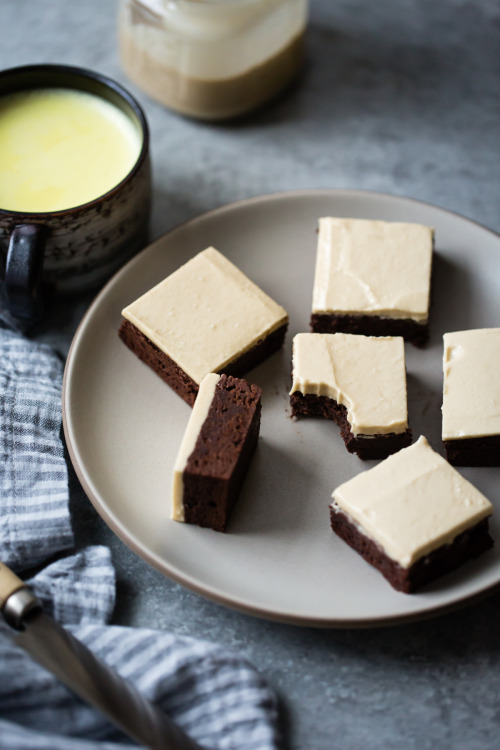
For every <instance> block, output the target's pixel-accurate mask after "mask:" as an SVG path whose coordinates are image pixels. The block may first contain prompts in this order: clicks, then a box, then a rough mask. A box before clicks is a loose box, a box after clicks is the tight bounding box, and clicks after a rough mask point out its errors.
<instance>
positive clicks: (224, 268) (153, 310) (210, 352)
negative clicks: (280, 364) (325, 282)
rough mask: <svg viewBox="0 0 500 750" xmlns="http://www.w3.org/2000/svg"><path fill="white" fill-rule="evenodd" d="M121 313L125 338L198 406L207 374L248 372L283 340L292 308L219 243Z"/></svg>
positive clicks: (190, 401)
mask: <svg viewBox="0 0 500 750" xmlns="http://www.w3.org/2000/svg"><path fill="white" fill-rule="evenodd" d="M122 315H123V318H124V321H123V322H122V325H121V327H120V331H119V335H120V338H121V339H122V341H123V342H124V343H125V344H126V345H127V346H128V347H129V348H130V349H131V350H132V351H133V352H134V353H135V354H136V355H137V356H138V357H139V358H140V359H141V360H142V361H143V362H145V363H146V364H147V365H148V366H149V367H151V368H152V369H153V370H154V371H155V372H156V373H157V374H158V375H159V376H160V377H161V378H162V379H163V380H164V381H165V382H166V383H168V384H169V385H170V386H171V387H172V388H173V389H174V390H175V392H176V393H178V394H179V395H180V396H181V397H182V398H183V399H184V400H185V401H187V403H189V404H190V405H191V406H192V405H193V403H194V400H195V398H196V393H197V391H198V386H199V384H200V382H201V380H202V379H203V378H204V377H205V375H207V374H208V373H209V372H218V373H222V372H224V373H226V374H232V375H235V376H236V375H242V374H243V373H245V372H246V371H248V370H249V369H251V368H252V367H254V366H256V365H257V364H259V363H260V362H262V361H263V360H264V359H265V358H267V357H268V356H269V355H270V354H272V353H273V352H275V351H276V350H277V349H279V348H280V347H281V346H282V344H283V340H284V337H285V333H286V329H287V325H288V315H287V313H286V310H284V308H282V307H281V306H280V305H278V304H277V303H276V302H274V300H272V299H271V298H270V297H269V296H268V295H267V294H266V293H265V292H264V291H262V289H260V288H259V287H258V286H257V285H256V284H254V283H253V282H252V281H251V280H250V279H249V278H248V277H247V276H245V274H243V273H242V272H241V271H240V270H239V269H238V268H237V267H236V266H235V265H234V264H233V263H231V262H230V261H229V260H228V259H227V258H225V257H224V256H223V255H222V254H221V253H219V252H218V251H217V250H216V249H215V248H212V247H210V248H207V249H206V250H204V251H202V252H201V253H198V254H197V255H196V256H194V258H191V260H190V261H188V262H187V263H185V264H184V265H183V266H181V267H180V268H178V269H177V271H175V272H174V273H173V274H171V275H170V276H168V277H167V278H166V279H164V280H163V281H162V282H160V283H159V284H157V285H156V286H155V287H153V288H152V289H150V290H149V291H148V292H146V293H145V294H144V295H142V296H141V297H140V298H139V299H137V300H135V301H134V302H132V303H131V304H130V305H128V306H127V307H126V308H125V309H124V310H123V312H122Z"/></svg>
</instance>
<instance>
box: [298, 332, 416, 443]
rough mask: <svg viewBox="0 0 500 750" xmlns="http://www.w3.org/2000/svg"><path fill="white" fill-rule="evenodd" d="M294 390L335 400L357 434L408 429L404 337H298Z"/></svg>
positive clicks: (324, 335) (335, 335) (336, 334)
mask: <svg viewBox="0 0 500 750" xmlns="http://www.w3.org/2000/svg"><path fill="white" fill-rule="evenodd" d="M292 378H293V382H292V390H291V391H290V394H292V393H295V392H297V391H298V392H300V393H303V394H304V395H306V394H314V395H316V396H327V397H328V398H332V399H335V401H336V402H337V403H338V404H342V405H343V406H345V407H346V409H347V419H348V421H349V425H350V427H351V432H352V433H353V434H354V435H360V434H362V435H374V434H387V433H393V432H395V433H400V432H404V431H405V430H406V429H407V428H408V410H407V399H406V370H405V350H404V341H403V339H402V338H401V337H400V336H356V335H353V334H349V333H299V334H297V335H296V336H295V338H294V340H293V374H292Z"/></svg>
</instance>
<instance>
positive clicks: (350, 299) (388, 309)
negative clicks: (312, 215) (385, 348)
mask: <svg viewBox="0 0 500 750" xmlns="http://www.w3.org/2000/svg"><path fill="white" fill-rule="evenodd" d="M433 239H434V232H433V230H432V229H431V228H430V227H427V226H424V225H422V224H408V223H402V222H389V221H372V220H368V219H340V218H333V217H324V218H321V219H320V220H319V234H318V246H317V254H316V268H315V276H314V289H313V303H312V315H311V330H312V331H314V332H317V333H336V332H337V331H341V332H345V333H360V334H365V335H369V336H403V338H404V339H405V340H407V341H411V342H413V343H415V344H422V343H423V342H425V340H426V338H427V337H428V330H429V328H428V323H429V304H430V288H431V272H432V254H433Z"/></svg>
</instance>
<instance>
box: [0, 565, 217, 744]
mask: <svg viewBox="0 0 500 750" xmlns="http://www.w3.org/2000/svg"><path fill="white" fill-rule="evenodd" d="M0 609H1V612H2V615H3V616H4V619H5V620H6V622H7V623H8V624H9V625H10V626H11V627H12V628H13V629H14V630H16V631H18V632H17V634H16V636H15V638H14V640H15V642H16V643H17V644H18V645H19V646H21V647H22V648H23V649H24V650H25V651H27V652H28V653H29V654H30V655H31V656H32V657H33V658H34V659H35V660H36V661H37V662H38V663H39V664H41V665H42V666H43V667H45V668H46V669H47V670H49V671H50V672H52V674H54V675H55V676H56V677H57V678H58V679H59V680H60V681H61V682H63V683H64V684H65V685H66V686H67V687H69V688H70V689H71V690H72V691H73V692H75V693H76V694H77V695H78V696H79V697H80V698H82V699H83V700H84V701H86V702H87V703H90V704H91V705H92V706H94V707H95V708H97V709H98V710H99V711H101V712H102V713H103V714H104V715H105V716H106V717H107V718H108V719H109V720H110V721H111V722H112V723H113V724H114V725H115V726H117V727H118V728H119V729H121V730H122V731H123V732H125V733H126V734H128V735H129V737H131V738H132V739H133V740H134V741H135V742H138V743H140V744H142V745H144V746H145V747H147V748H151V750H202V748H201V746H200V745H198V743H197V742H195V741H194V740H192V739H191V738H190V737H189V736H188V735H187V734H185V733H184V732H183V731H182V730H181V729H180V727H178V726H177V725H176V724H174V723H173V722H172V721H171V720H170V719H168V717H167V716H166V715H165V714H164V713H163V712H162V711H161V710H160V709H159V708H157V707H156V706H155V705H154V704H153V703H152V702H151V701H148V700H147V699H146V698H144V696H142V695H141V693H140V692H139V691H138V690H136V689H135V687H133V686H132V684H131V683H129V682H127V680H125V679H124V678H123V677H121V676H120V675H119V674H118V672H116V671H114V670H113V669H111V667H109V666H108V665H107V664H106V663H105V662H104V661H102V660H101V659H98V658H97V657H96V656H95V655H94V654H93V653H92V651H90V649H88V648H87V646H85V645H84V644H83V643H82V642H81V641H79V640H78V639H77V638H75V637H74V636H73V635H72V634H71V633H69V632H68V631H67V630H65V629H64V628H63V627H61V625H59V623H57V622H56V621H55V620H53V619H52V618H51V617H50V616H49V615H47V614H46V613H45V612H44V611H43V609H42V605H41V602H40V601H39V600H38V599H37V597H36V596H35V595H34V594H33V593H32V592H31V591H30V590H29V589H28V588H27V587H26V585H25V584H24V582H23V581H22V580H21V579H20V578H18V577H17V576H16V575H15V574H14V573H13V572H12V571H11V570H10V569H9V568H8V567H7V566H6V565H4V564H3V563H2V562H0Z"/></svg>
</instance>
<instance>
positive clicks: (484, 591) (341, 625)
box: [62, 188, 500, 629]
mask: <svg viewBox="0 0 500 750" xmlns="http://www.w3.org/2000/svg"><path fill="white" fill-rule="evenodd" d="M315 196H318V197H319V196H321V197H328V196H331V197H332V198H337V199H339V198H340V197H349V198H353V199H354V200H356V199H357V198H358V197H361V198H374V199H377V198H383V199H388V200H391V201H395V202H400V203H402V204H404V203H414V204H417V205H420V206H422V207H424V208H427V209H430V210H433V211H438V212H442V213H445V214H448V215H450V216H451V217H453V218H455V219H459V220H462V221H465V222H467V223H468V224H472V225H474V226H475V227H477V228H478V229H480V230H482V231H485V232H487V233H489V234H491V235H492V236H493V237H494V238H495V239H497V240H500V234H498V233H497V232H495V231H494V230H492V229H491V228H489V227H487V226H485V225H484V224H481V223H480V222H478V221H476V220H474V219H471V218H469V217H467V216H465V215H463V214H460V213H458V212H456V211H453V210H452V209H449V208H447V207H443V206H440V205H437V204H434V203H429V202H427V201H424V200H422V199H419V198H414V197H410V196H403V195H397V194H392V193H388V192H381V191H373V190H357V189H342V188H309V189H299V190H282V191H278V192H271V193H263V194H260V195H255V196H251V197H249V198H243V199H240V200H237V201H232V202H230V203H226V204H223V205H221V206H218V207H216V208H213V209H210V210H208V211H205V212H202V213H200V214H197V215H195V216H193V217H191V218H190V219H187V220H186V221H184V222H181V223H179V224H177V225H175V226H173V227H172V228H171V229H169V230H167V231H166V232H165V233H164V234H162V235H160V236H159V237H157V238H155V239H154V240H152V241H151V243H150V244H148V245H147V246H146V247H145V248H143V249H142V250H141V251H140V252H138V253H137V254H136V255H135V256H134V257H133V258H132V259H130V260H129V261H128V262H127V263H126V264H125V265H124V266H122V268H120V269H119V270H118V271H117V272H116V273H115V274H114V275H113V276H112V277H111V278H110V279H109V280H108V282H107V283H106V284H105V285H104V287H103V288H102V289H101V290H100V291H99V292H98V294H97V295H96V297H95V298H94V300H93V301H92V303H91V304H90V306H89V307H88V309H87V311H86V312H85V314H84V315H83V317H82V319H81V321H80V323H79V325H78V327H77V329H76V331H75V334H74V336H73V339H72V342H71V345H70V348H69V351H68V355H67V359H66V365H65V368H64V375H63V386H62V424H63V431H64V436H65V441H66V446H67V449H68V453H69V456H70V459H71V462H72V465H73V468H74V470H75V472H76V475H77V477H78V479H79V481H80V484H81V485H82V487H83V489H84V491H85V494H86V495H87V497H88V499H89V500H90V502H91V504H92V505H93V507H94V508H95V510H96V511H97V513H98V514H99V515H100V516H101V518H102V519H103V520H104V522H105V523H106V524H107V526H108V527H109V528H110V529H111V530H112V531H113V532H114V533H115V534H116V535H117V536H118V538H120V539H121V540H122V541H123V542H124V543H125V544H126V545H127V546H128V547H129V548H130V549H131V550H132V551H133V552H134V553H135V554H137V555H138V557H140V558H141V559H143V560H144V561H145V562H147V563H148V564H150V565H151V566H152V567H153V568H155V569H156V570H158V571H159V572H160V573H162V574H163V575H164V576H166V577H167V578H169V579H170V580H172V581H174V582H176V583H179V584H180V585H182V586H184V587H185V588H187V589H189V590H190V591H193V592H194V593H196V594H198V595H200V596H202V597H204V598H206V599H208V600H210V601H213V602H215V603H216V604H219V605H222V606H225V607H228V608H230V609H233V610H235V611H238V612H242V613H244V614H247V615H252V616H255V617H258V618H261V619H265V620H270V621H275V622H281V623H285V624H290V625H297V626H302V627H315V628H332V629H362V628H372V627H388V626H396V625H400V624H405V623H412V622H417V621H422V620H425V619H429V618H432V617H436V616H439V615H443V614H446V613H449V612H453V611H455V610H457V609H460V608H462V607H464V606H466V605H472V604H474V603H476V602H478V601H481V600H482V599H484V598H485V597H486V596H489V595H492V594H493V593H495V592H496V591H499V590H500V580H499V581H498V582H496V583H493V584H485V586H484V587H483V588H480V589H477V590H476V591H475V592H474V593H472V594H470V595H465V596H464V597H463V598H457V599H456V600H454V601H452V602H448V603H444V604H442V605H434V604H430V605H429V606H428V607H427V608H423V609H422V610H419V611H418V612H412V613H401V614H400V615H393V616H372V617H370V618H362V619H360V618H353V619H349V618H332V617H317V616H310V617H309V616H308V617H303V616H298V615H294V614H293V613H289V612H283V611H280V610H273V609H271V608H268V607H262V606H260V605H258V604H257V603H253V604H252V603H246V602H244V601H243V600H237V599H235V598H233V597H230V596H226V595H224V594H222V593H221V592H219V591H218V590H217V589H214V588H212V587H210V586H208V585H203V584H200V583H198V582H197V581H196V580H195V579H193V578H192V577H191V576H189V575H187V574H182V573H179V572H177V571H176V570H175V569H173V568H171V567H169V565H168V564H166V563H165V561H164V560H163V559H161V558H159V557H158V556H157V555H156V554H155V553H153V552H152V551H151V550H148V549H147V548H145V547H144V545H142V544H141V543H140V542H138V541H136V540H135V538H134V537H133V535H132V534H131V533H129V532H128V531H127V529H126V528H124V526H123V525H122V524H121V523H120V522H119V520H118V519H117V518H116V517H115V516H114V514H113V513H111V512H109V510H108V508H107V507H106V503H105V502H104V503H103V502H102V500H101V499H100V498H99V497H97V496H96V495H95V494H94V492H93V490H92V488H91V487H90V485H89V483H88V481H87V479H86V475H85V471H84V469H83V467H82V466H81V465H80V463H79V461H78V458H77V452H76V449H75V445H74V443H73V440H72V429H71V423H70V419H69V404H68V390H69V385H68V384H69V381H70V378H71V372H72V363H73V359H74V355H75V352H76V350H77V347H78V344H79V341H80V339H81V337H82V336H83V333H84V331H85V328H86V325H87V322H88V321H89V320H90V319H91V317H92V315H93V312H94V310H95V309H96V308H97V307H98V306H99V304H100V302H101V300H102V299H103V298H104V297H105V296H106V295H107V294H108V290H109V289H110V287H111V286H114V285H115V284H117V283H119V281H120V278H121V276H122V275H127V274H128V273H129V271H130V269H131V268H132V267H133V266H134V265H135V264H138V263H141V262H142V258H143V257H144V256H145V255H146V254H147V253H148V252H154V246H155V245H156V243H159V242H162V241H163V240H164V239H165V238H166V237H169V236H170V235H173V234H175V233H176V232H178V231H182V230H184V229H186V228H188V227H189V226H190V225H193V224H195V223H197V222H200V221H204V220H207V219H211V218H213V217H216V216H217V215H222V214H225V213H228V212H232V211H235V210H241V209H244V208H246V206H250V205H253V204H257V203H259V202H264V203H268V202H272V201H278V200H283V199H287V198H295V199H300V198H314V197H315Z"/></svg>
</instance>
